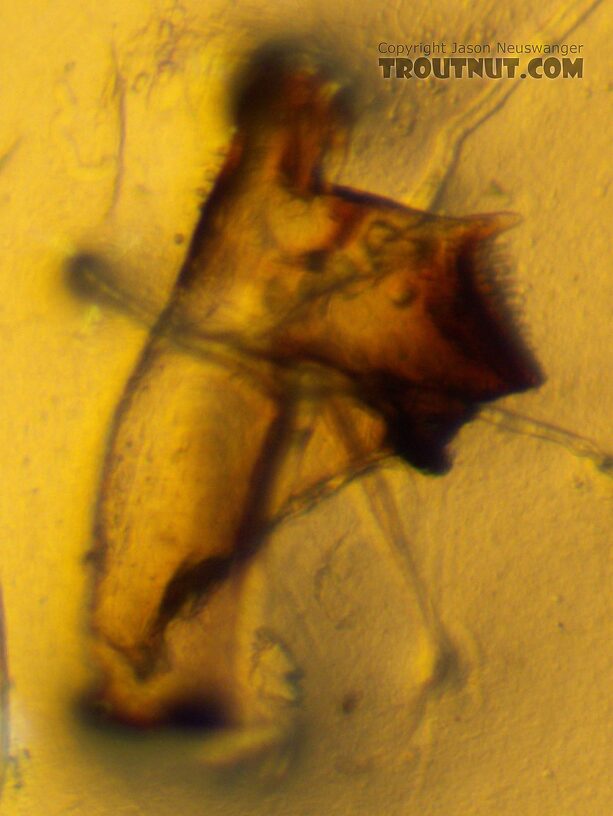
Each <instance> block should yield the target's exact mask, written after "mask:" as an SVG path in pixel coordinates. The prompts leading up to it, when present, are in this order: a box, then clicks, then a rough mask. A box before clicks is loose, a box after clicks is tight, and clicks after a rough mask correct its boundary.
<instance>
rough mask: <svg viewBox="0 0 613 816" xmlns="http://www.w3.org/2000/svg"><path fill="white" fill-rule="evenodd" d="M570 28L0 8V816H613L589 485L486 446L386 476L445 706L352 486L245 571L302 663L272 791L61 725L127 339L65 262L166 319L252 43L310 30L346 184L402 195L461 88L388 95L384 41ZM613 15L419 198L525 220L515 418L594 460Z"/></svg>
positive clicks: (160, 9)
mask: <svg viewBox="0 0 613 816" xmlns="http://www.w3.org/2000/svg"><path fill="white" fill-rule="evenodd" d="M590 8H591V7H590V6H589V4H587V3H586V4H583V5H582V4H575V6H573V5H572V4H567V5H564V4H558V3H555V2H548V3H545V4H544V5H543V4H541V5H540V6H539V7H538V9H537V10H535V9H534V7H533V4H531V3H527V2H524V0H513V2H510V3H506V4H504V6H502V7H499V4H495V3H490V2H478V3H471V4H467V3H461V2H438V3H436V4H435V7H434V8H430V6H429V4H428V3H425V2H417V3H408V2H406V3H405V2H402V0H400V1H399V2H396V3H390V4H385V5H382V4H380V3H375V2H364V3H361V4H360V3H356V4H352V3H350V2H340V3H334V4H331V3H324V2H321V3H320V2H316V0H306V1H305V2H304V3H299V2H295V1H294V0H288V1H287V2H269V3H265V2H260V0H256V1H255V2H239V3H237V4H236V6H232V5H231V4H229V3H226V2H212V3H208V4H207V5H206V7H205V6H204V4H201V3H195V2H191V0H189V2H186V3H184V4H183V5H180V4H171V3H164V2H161V3H152V2H138V1H136V2H131V3H130V4H128V5H127V6H126V5H125V4H123V3H118V2H112V1H111V0H107V1H106V2H103V3H94V2H78V3H77V2H73V0H64V2H58V3H54V4H48V3H43V2H37V0H28V1H27V2H25V3H20V4H13V6H12V7H11V8H6V9H4V10H3V14H2V17H3V26H2V34H1V35H0V36H1V37H2V46H1V48H0V87H1V96H0V98H1V104H2V115H1V117H0V156H2V157H3V158H2V160H1V163H0V170H1V172H0V201H1V203H2V223H1V226H0V242H1V245H2V250H3V251H2V255H1V260H0V264H1V269H2V280H1V286H2V292H1V300H0V338H1V342H2V360H3V366H2V378H1V380H0V387H1V388H2V401H1V405H2V419H1V421H0V449H1V451H2V478H3V481H2V491H1V493H0V498H1V506H0V580H1V583H2V588H3V592H4V603H5V613H6V628H7V649H8V658H9V667H10V679H11V682H12V686H11V695H10V712H11V722H10V728H11V733H10V758H9V759H8V761H7V763H6V765H7V769H6V779H5V785H4V790H3V794H2V812H3V814H4V813H6V814H7V816H14V815H15V816H16V814H29V815H30V814H41V816H42V815H44V816H47V815H48V816H59V815H60V814H88V816H89V815H90V814H91V815H92V816H94V815H96V814H115V813H122V814H141V813H142V814H177V813H180V814H182V815H183V814H185V816H189V815H190V814H199V813H207V814H260V813H261V814H266V815H267V816H272V815H273V814H283V816H299V815H300V816H312V815H313V814H319V813H330V814H332V813H339V814H341V813H348V814H349V813H350V814H383V813H385V814H389V815H390V816H391V815H392V814H408V813H419V814H423V815H424V816H425V814H428V816H443V815H444V816H468V815H469V814H472V813H479V814H492V815H494V814H496V816H504V815H505V814H509V816H510V815H511V814H517V813H521V814H523V816H546V814H556V816H557V815H558V814H571V815H572V816H594V814H600V813H602V814H604V813H607V812H610V811H611V810H613V791H612V786H611V783H610V781H608V780H607V772H608V770H609V768H610V765H611V759H612V758H613V757H612V749H611V743H610V735H609V738H608V735H607V725H608V723H610V717H611V701H610V688H611V676H612V673H611V669H612V666H611V648H610V640H611V561H610V554H609V542H610V536H611V482H610V479H607V478H606V477H605V476H604V475H603V474H602V473H599V472H598V471H597V470H596V469H595V468H594V467H593V465H592V463H591V462H590V461H588V460H586V459H580V458H577V457H576V456H573V455H572V453H571V452H569V451H568V450H566V449H564V447H562V446H559V445H555V444H553V443H552V442H548V441H547V440H546V439H538V438H534V437H527V436H522V435H520V434H511V433H505V432H504V431H501V430H498V429H497V428H495V427H493V426H490V425H487V424H485V423H482V422H474V423H472V424H471V425H470V426H469V427H467V428H466V429H465V430H464V431H463V432H462V434H461V436H460V437H459V438H458V439H457V440H456V442H455V443H454V449H455V450H456V460H455V468H454V470H453V471H452V472H451V474H449V475H448V476H447V477H445V478H443V479H433V478H427V477H424V476H421V475H419V474H416V473H407V472H406V471H404V470H402V469H401V468H398V467H396V466H395V465H393V464H392V465H391V466H390V467H389V468H388V470H387V471H386V478H387V479H388V480H389V483H390V484H391V485H392V486H393V488H394V490H395V491H396V492H397V495H398V501H399V504H400V506H401V507H402V508H403V512H404V520H405V523H406V530H407V546H408V547H409V548H410V551H411V553H412V555H413V557H414V559H415V562H416V565H417V570H418V573H419V575H420V581H421V583H422V585H423V586H424V587H426V588H427V591H428V592H429V593H430V595H431V597H432V602H433V604H434V608H435V609H436V613H437V615H438V616H439V618H440V619H441V621H442V623H443V625H444V626H445V627H446V629H447V630H448V632H449V633H450V636H451V638H452V640H453V642H454V644H455V646H456V649H457V652H458V655H459V658H458V659H459V664H458V666H459V667H458V668H457V669H456V670H454V672H452V677H451V681H450V682H448V683H447V684H446V685H440V686H437V687H436V688H434V689H432V690H431V691H430V690H429V691H428V693H427V694H424V693H423V687H422V686H420V677H421V674H422V673H423V671H425V669H424V665H425V664H427V660H428V655H427V654H426V655H425V656H424V649H423V642H422V641H423V638H422V634H423V633H421V632H420V630H419V627H418V626H417V624H416V623H415V620H414V619H413V618H412V616H411V608H412V607H411V604H412V603H413V601H412V600H411V599H410V598H409V599H408V602H407V598H406V593H405V592H404V590H403V589H402V586H401V584H400V583H399V582H398V581H397V578H396V577H395V573H394V570H393V567H392V565H391V563H388V561H387V560H386V559H385V558H382V557H381V556H380V550H379V549H378V548H377V546H376V541H377V537H380V532H379V531H378V530H377V528H376V525H374V523H373V521H372V519H369V518H368V514H367V513H366V514H365V513H364V506H363V496H362V494H361V492H360V487H359V485H356V486H353V487H351V488H349V489H348V490H346V491H344V492H343V493H341V494H340V495H339V496H338V497H336V498H335V499H334V500H333V501H330V502H327V503H325V504H323V505H321V506H320V507H319V508H318V509H317V511H315V512H314V513H311V514H310V515H309V516H307V517H302V518H299V519H295V520H293V521H291V522H289V523H287V524H286V525H285V526H283V527H282V528H281V529H280V530H279V531H278V534H277V535H276V537H275V539H274V541H273V542H272V545H271V547H270V548H269V550H268V551H267V553H266V556H265V559H264V560H263V564H262V568H263V572H265V573H266V574H267V576H268V579H267V583H266V587H265V588H261V589H260V590H259V593H260V594H259V595H258V598H257V601H258V603H257V606H258V609H259V612H258V614H260V615H261V616H262V618H263V621H264V624H265V625H266V626H267V627H269V628H270V629H271V630H273V631H274V632H275V633H277V634H278V635H279V637H281V638H282V639H283V640H284V642H286V643H288V644H289V645H290V648H291V649H292V652H293V654H294V656H295V658H296V660H297V662H298V664H299V665H300V666H301V667H302V668H303V670H304V671H305V675H304V682H303V685H304V701H303V709H302V711H303V728H302V732H301V736H300V739H299V741H298V748H299V750H298V752H297V756H296V758H295V760H294V762H293V764H292V765H291V767H290V769H289V770H288V772H287V773H286V775H285V776H284V777H283V778H282V779H280V780H275V781H273V778H272V777H271V774H270V773H264V771H265V770H266V769H264V771H263V770H262V769H260V770H255V769H243V770H240V771H237V772H235V773H233V774H232V773H230V774H224V775H221V776H219V775H218V774H216V773H213V772H211V771H210V770H208V769H207V768H204V767H202V766H201V765H199V763H198V761H197V751H198V736H197V735H191V736H190V737H185V736H172V737H163V736H159V737H152V738H149V739H143V738H139V737H138V736H136V735H125V734H123V733H121V732H110V731H100V730H98V729H95V728H93V727H91V726H89V725H88V724H87V723H84V722H83V721H82V720H80V719H79V718H78V716H77V715H76V714H75V712H74V706H73V702H74V699H75V696H77V695H78V694H79V693H80V692H81V690H82V689H83V688H84V686H85V684H86V682H87V679H88V671H89V670H88V664H87V659H86V638H85V605H86V599H87V573H86V569H85V567H84V564H83V561H82V559H83V554H84V552H85V550H86V548H87V542H88V538H89V528H90V522H91V511H92V503H93V500H94V497H95V491H96V480H97V473H98V468H99V465H100V461H101V456H102V452H103V449H104V439H105V433H106V428H107V426H108V421H109V418H110V416H111V413H112V410H113V406H114V405H115V403H116V401H117V399H118V397H119V395H120V393H121V391H122V388H123V384H124V382H125V380H126V377H127V376H128V374H129V372H130V369H131V367H132V365H133V363H134V360H135V358H136V356H137V355H138V352H139V349H140V348H141V346H142V343H143V341H144V339H145V336H146V329H145V328H144V327H142V326H139V325H137V324H136V323H135V322H134V321H133V320H131V319H129V318H128V317H126V316H122V315H121V314H118V313H115V312H113V311H112V310H108V309H104V308H100V307H98V306H96V305H92V304H91V303H87V302H83V301H79V300H77V299H76V298H75V297H74V296H73V295H72V294H71V292H70V291H69V290H68V288H67V287H66V285H65V268H66V264H67V261H68V259H69V258H70V257H71V256H72V255H73V254H74V253H75V252H78V251H79V250H81V249H83V248H85V247H94V248H95V249H96V250H97V251H99V252H100V253H101V254H102V255H103V256H104V257H105V258H107V259H108V261H109V263H110V264H111V265H112V267H113V268H114V269H116V270H117V273H118V274H119V275H120V277H121V278H122V279H123V280H126V281H128V282H129V284H130V285H131V286H133V287H134V288H135V290H136V291H139V290H140V291H142V293H143V295H145V296H146V297H147V298H149V300H150V301H151V302H152V303H161V302H162V301H163V298H164V293H165V292H166V291H167V289H168V286H169V285H170V283H171V281H172V279H173V276H174V274H175V273H176V270H177V268H178V266H179V264H180V261H181V257H182V253H183V251H184V246H185V245H184V243H183V244H182V243H180V242H179V241H180V239H177V238H176V236H177V235H183V236H188V235H189V233H190V230H191V228H192V225H193V222H194V219H195V218H196V216H197V207H198V203H199V200H200V197H201V195H202V192H203V191H206V189H208V188H209V187H210V184H211V180H212V178H213V177H214V174H215V172H216V170H217V168H218V167H219V164H220V161H221V156H220V150H221V149H222V148H223V147H224V145H225V144H226V143H227V140H228V137H229V135H230V127H229V123H228V120H227V117H226V113H225V101H226V99H227V87H228V82H229V80H230V78H231V76H232V75H233V73H234V70H235V67H236V65H237V63H238V62H240V60H241V58H242V57H243V55H245V54H247V53H249V51H250V50H251V49H252V48H253V47H254V46H255V45H258V44H259V43H260V42H261V41H262V39H265V38H267V37H268V36H277V35H280V34H283V35H285V34H288V33H291V34H295V35H297V36H299V37H307V38H308V37H312V38H314V41H315V42H316V43H317V44H318V47H319V48H320V49H321V50H322V51H323V52H324V53H328V54H334V56H335V59H337V60H338V61H339V62H340V63H341V64H342V65H343V66H345V67H344V70H345V71H346V72H347V75H348V76H349V77H351V78H352V80H353V82H355V85H356V87H357V88H358V102H359V106H358V109H359V110H360V118H359V121H358V124H357V126H356V131H355V137H354V141H353V143H352V147H351V148H350V150H349V151H348V152H347V154H346V155H345V156H344V157H343V158H342V160H339V161H337V162H336V163H335V164H334V166H333V167H332V168H331V172H333V173H334V175H335V176H336V178H337V179H338V180H340V181H342V182H343V183H348V184H353V185H355V186H359V187H360V188H362V189H366V190H370V191H373V192H376V193H380V194H383V195H387V196H391V197H394V198H399V199H401V200H403V201H405V202H406V203H411V201H412V197H411V191H412V190H414V189H415V180H416V179H417V178H420V177H421V174H423V171H424V168H426V167H427V166H429V165H428V160H429V157H430V156H431V155H432V152H433V150H434V148H435V145H436V139H437V137H438V136H439V135H440V134H441V132H445V127H446V126H447V124H448V122H449V121H450V119H451V118H452V117H453V116H454V115H455V114H456V113H457V112H458V111H461V110H462V109H463V108H466V107H467V106H468V105H470V103H471V100H473V99H474V98H475V95H476V94H478V93H479V92H480V90H481V88H480V86H479V83H475V82H467V81H465V82H461V81H455V82H449V83H447V84H446V85H445V86H444V87H442V88H441V85H440V84H439V85H436V84H435V85H433V84H431V83H429V84H428V83H422V84H417V83H396V84H394V83H384V82H383V80H382V79H381V78H380V76H379V72H378V69H377V68H376V58H377V53H376V45H377V43H378V42H379V41H380V40H388V41H392V40H395V41H398V42H404V41H413V40H415V41H419V40H421V39H426V40H431V39H435V40H447V41H449V42H450V41H452V40H457V41H464V42H470V41H480V40H485V41H488V40H489V41H492V42H493V41H495V40H496V39H506V40H508V41H514V42H520V41H525V40H526V39H529V38H530V37H532V36H533V35H534V34H535V32H538V31H539V30H540V29H542V27H543V26H544V25H545V24H546V22H547V21H548V20H549V19H550V18H551V17H552V16H553V17H554V18H555V17H556V16H557V17H558V18H559V20H558V23H556V25H558V28H559V29H560V30H563V29H564V19H565V16H564V13H565V12H569V13H570V14H571V16H572V14H573V13H575V12H573V9H584V10H585V11H588V10H590ZM610 23H611V15H610V13H608V14H607V10H606V9H605V7H604V4H600V5H598V4H596V5H595V7H594V8H593V9H592V10H591V13H589V14H587V16H585V18H584V19H583V21H582V22H581V24H580V25H579V27H578V28H577V29H576V30H575V32H574V33H573V34H571V35H570V37H569V39H568V40H567V41H568V42H577V43H584V45H585V49H584V52H583V53H584V57H585V76H584V78H583V79H582V80H573V81H563V80H557V81H552V82H547V81H545V80H543V81H541V82H534V81H526V82H525V83H523V84H522V85H521V87H520V88H518V89H517V91H516V92H515V93H513V95H512V96H511V97H510V98H509V99H508V100H507V102H506V103H505V104H504V105H503V106H502V107H500V108H499V109H498V110H496V111H495V112H493V113H492V115H491V116H490V117H489V118H488V119H487V120H486V121H485V122H483V123H482V124H481V125H480V126H479V127H477V128H476V129H475V130H474V131H473V132H472V133H471V134H470V135H468V136H467V138H466V140H465V142H464V145H463V149H462V152H461V155H460V157H459V161H458V163H457V166H456V167H455V169H454V172H453V174H452V178H451V180H450V183H449V184H448V185H447V186H446V187H445V189H444V190H443V193H442V196H441V199H440V209H441V210H442V211H445V212H449V213H453V214H464V213H471V212H477V211H491V210H497V209H511V210H515V211H518V212H520V213H522V215H524V216H525V221H524V223H523V225H522V226H521V227H520V228H518V229H517V230H515V231H514V232H513V233H512V234H510V236H509V239H508V242H507V245H508V251H509V253H510V255H511V256H512V257H513V258H514V259H515V260H516V273H515V280H516V285H515V288H516V292H517V295H518V298H519V300H520V302H521V312H522V315H523V319H524V322H525V324H526V327H527V330H528V334H529V338H530V342H531V344H532V346H533V348H534V349H535V351H536V353H537V355H538V357H539V359H540V361H541V363H542V366H543V368H544V370H545V372H546V374H547V376H548V381H547V383H546V385H545V386H544V387H543V388H541V389H540V390H539V391H538V392H534V393H530V394H527V395H523V396H518V397H514V398H512V399H509V400H508V401H507V405H506V407H508V408H509V409H511V410H516V411H518V412H521V413H523V414H529V415H531V416H532V417H534V418H535V419H538V420H542V421H545V422H551V423H555V424H557V425H560V426H563V427H566V428H570V429H572V430H574V431H575V432H577V433H579V434H582V435H584V436H588V437H590V438H593V439H595V440H597V441H598V443H599V444H600V445H601V446H602V447H603V448H604V449H607V450H613V436H612V433H611V422H610V418H611V415H612V412H613V411H612V409H613V405H612V401H613V393H612V389H611V387H610V384H609V383H607V380H606V372H607V370H608V367H609V365H610V347H611V336H610V335H611V322H610V310H611V302H612V295H613V292H612V283H611V275H610V269H611V254H612V253H611V243H610V237H609V235H610V228H609V226H608V219H607V213H610V211H611V187H610V125H611V115H610V87H611V85H610V83H611V72H610V63H609V62H608V60H607V55H608V53H609V47H610V44H609V36H608V33H607V28H608V29H609V32H610ZM199 190H200V192H199ZM347 530H349V531H350V535H349V537H348V538H347V539H343V540H342V543H341V544H339V542H340V541H341V539H342V536H343V534H344V533H345V532H347ZM324 567H325V570H324V572H325V575H326V576H327V577H326V580H325V581H324V582H323V584H322V583H321V582H320V583H319V584H317V585H316V584H315V583H314V581H315V576H318V575H321V574H322V573H321V570H322V568H324ZM322 587H323V588H322ZM316 590H317V591H316ZM407 610H408V612H407ZM254 614H255V613H254ZM426 669H427V666H426ZM348 693H351V694H353V695H354V698H355V699H356V700H358V701H359V704H358V705H357V707H356V708H355V710H354V711H353V712H352V713H350V714H347V713H343V711H342V706H341V705H340V703H341V701H342V700H343V699H344V698H345V697H346V695H347V694H348ZM269 770H270V769H269Z"/></svg>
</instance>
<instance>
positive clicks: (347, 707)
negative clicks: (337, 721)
mask: <svg viewBox="0 0 613 816" xmlns="http://www.w3.org/2000/svg"><path fill="white" fill-rule="evenodd" d="M361 702H362V693H361V692H359V691H348V692H347V694H345V696H344V697H343V699H342V702H341V711H342V712H343V714H347V715H349V714H353V712H354V711H355V710H356V709H357V708H358V706H359V705H360V703H361Z"/></svg>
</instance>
